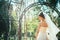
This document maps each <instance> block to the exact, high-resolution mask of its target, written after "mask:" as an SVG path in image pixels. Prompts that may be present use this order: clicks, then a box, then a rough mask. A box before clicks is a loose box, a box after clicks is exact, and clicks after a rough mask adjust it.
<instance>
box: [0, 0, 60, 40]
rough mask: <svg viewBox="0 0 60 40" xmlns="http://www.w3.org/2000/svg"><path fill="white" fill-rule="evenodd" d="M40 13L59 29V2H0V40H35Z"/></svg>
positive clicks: (16, 0) (33, 0)
mask: <svg viewBox="0 0 60 40" xmlns="http://www.w3.org/2000/svg"><path fill="white" fill-rule="evenodd" d="M40 12H45V13H47V14H48V15H49V16H50V17H51V19H52V21H53V22H54V23H55V25H56V26H57V27H58V28H59V29H60V0H0V40H35V33H36V28H37V26H38V23H39V20H38V15H39V13H40ZM56 36H57V38H58V40H60V32H59V33H58V34H57V35H56Z"/></svg>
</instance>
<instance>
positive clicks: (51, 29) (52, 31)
mask: <svg viewBox="0 0 60 40" xmlns="http://www.w3.org/2000/svg"><path fill="white" fill-rule="evenodd" d="M43 14H44V16H45V21H46V23H47V24H48V28H47V30H46V32H45V33H44V32H42V31H40V32H39V33H38V36H37V40H47V38H48V40H58V39H57V37H56V34H57V33H58V32H59V31H60V30H59V29H58V28H57V26H56V25H55V24H54V23H53V22H52V20H51V19H50V17H49V16H48V14H46V13H43Z"/></svg>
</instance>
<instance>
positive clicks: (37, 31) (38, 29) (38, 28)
mask: <svg viewBox="0 0 60 40" xmlns="http://www.w3.org/2000/svg"><path fill="white" fill-rule="evenodd" d="M39 31H40V24H39V25H38V27H37V30H36V34H35V37H37V36H38V33H39Z"/></svg>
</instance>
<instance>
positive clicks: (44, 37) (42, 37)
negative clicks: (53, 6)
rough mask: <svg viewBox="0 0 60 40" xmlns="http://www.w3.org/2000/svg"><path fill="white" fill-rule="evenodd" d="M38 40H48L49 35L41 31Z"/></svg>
mask: <svg viewBox="0 0 60 40" xmlns="http://www.w3.org/2000/svg"><path fill="white" fill-rule="evenodd" d="M37 40H48V38H47V33H46V32H42V31H40V32H39V34H38V37H37Z"/></svg>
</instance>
